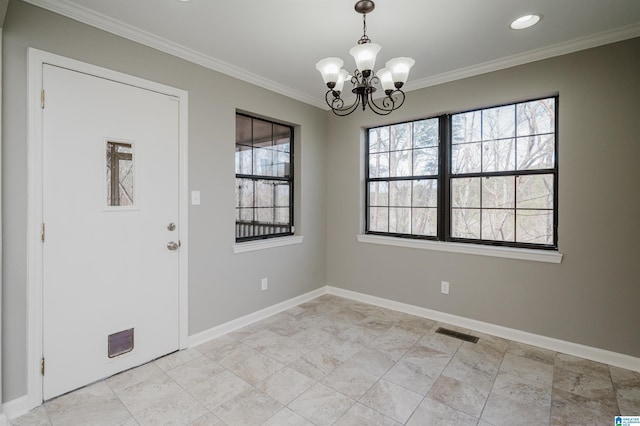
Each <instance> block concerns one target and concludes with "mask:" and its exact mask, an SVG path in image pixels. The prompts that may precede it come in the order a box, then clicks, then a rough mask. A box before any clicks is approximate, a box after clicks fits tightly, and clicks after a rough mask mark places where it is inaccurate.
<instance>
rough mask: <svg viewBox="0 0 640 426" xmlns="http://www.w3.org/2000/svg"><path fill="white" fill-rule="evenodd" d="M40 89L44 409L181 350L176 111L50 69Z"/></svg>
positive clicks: (163, 102)
mask: <svg viewBox="0 0 640 426" xmlns="http://www.w3.org/2000/svg"><path fill="white" fill-rule="evenodd" d="M43 87H44V91H45V95H46V105H45V108H44V111H43V223H44V238H45V240H44V244H43V293H42V294H43V317H42V318H43V356H44V358H45V366H46V371H45V375H44V377H43V397H44V399H45V400H46V399H50V398H52V397H54V396H57V395H60V394H62V393H65V392H68V391H70V390H73V389H76V388H78V387H81V386H84V385H86V384H89V383H91V382H93V381H96V380H99V379H102V378H104V377H107V376H110V375H112V374H115V373H117V372H119V371H122V370H125V369H128V368H131V367H134V366H136V365H140V364H142V363H144V362H146V361H149V360H151V359H154V358H157V357H159V356H161V355H164V354H167V353H169V352H172V351H175V350H177V349H178V347H179V318H178V314H179V312H178V307H179V298H178V295H179V294H178V291H179V271H178V265H179V264H178V250H179V248H178V244H177V243H178V242H179V229H177V224H178V210H179V194H178V189H179V175H178V161H179V160H178V148H179V145H178V107H179V104H178V102H177V101H176V99H175V98H173V97H171V96H168V95H164V94H160V93H156V92H153V91H149V90H145V89H141V88H138V87H133V86H131V85H126V84H123V83H118V82H114V81H111V80H107V79H104V78H99V77H95V76H91V75H87V74H83V73H80V72H76V71H71V70H68V69H64V68H60V67H56V66H50V65H44V66H43ZM170 224H176V225H175V228H174V226H172V225H170ZM171 242H175V243H176V244H171ZM168 244H169V246H168Z"/></svg>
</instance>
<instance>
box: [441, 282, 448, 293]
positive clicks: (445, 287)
mask: <svg viewBox="0 0 640 426" xmlns="http://www.w3.org/2000/svg"><path fill="white" fill-rule="evenodd" d="M440 291H441V292H442V293H443V294H449V282H448V281H442V282H441V283H440Z"/></svg>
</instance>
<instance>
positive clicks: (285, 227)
mask: <svg viewBox="0 0 640 426" xmlns="http://www.w3.org/2000/svg"><path fill="white" fill-rule="evenodd" d="M238 116H242V117H245V118H248V119H250V120H251V123H252V125H251V133H252V134H251V151H252V171H253V156H254V152H255V151H254V150H255V149H259V148H256V147H255V146H254V143H255V140H254V134H253V131H254V126H253V123H254V121H255V120H258V121H261V122H264V123H269V124H270V125H271V129H272V130H271V131H272V135H271V141H272V144H273V141H274V138H275V135H274V133H273V131H274V130H273V129H274V127H275V126H279V127H284V128H287V129H288V130H289V162H288V175H286V174H285V176H272V175H260V174H247V173H237V171H238V170H237V169H236V174H235V184H236V191H238V190H240V189H241V188H239V184H238V180H239V179H244V180H249V181H251V182H253V183H254V191H253V203H252V206H251V207H243V206H239V205H238V204H239V202H238V201H239V200H238V196H237V195H236V206H235V210H236V220H235V222H236V225H235V228H236V230H235V240H236V243H242V242H247V241H256V240H265V239H271V238H279V237H286V236H291V235H294V233H295V227H294V127H293V126H291V125H289V124H286V123H282V122H278V121H273V120H269V119H266V118H263V117H258V116H254V115H250V114H247V113H242V112H236V121H237V117H238ZM236 126H237V124H236ZM238 145H239V143H238V135H237V128H236V143H235V146H236V149H237V146H238ZM240 145H242V146H245V147H248V146H249V145H247V144H246V143H243V144H240ZM272 146H273V145H272ZM236 153H237V150H236ZM236 155H237V154H236ZM236 161H237V159H236ZM275 164H276V163H275V162H272V163H271V165H272V166H273V165H275ZM234 167H235V166H234ZM261 181H268V182H272V184H273V185H274V196H273V206H270V207H268V208H273V209H274V223H269V222H260V221H258V220H256V211H257V209H259V208H261V207H257V206H256V196H257V191H256V190H255V185H256V184H257V183H258V182H261ZM278 183H283V184H286V185H288V187H289V197H288V198H289V206H288V216H289V221H288V223H286V224H284V223H275V209H277V208H282V207H283V206H278V205H277V199H276V198H277V197H276V195H275V185H278ZM242 208H250V209H252V210H253V214H252V220H251V221H243V220H239V217H240V216H239V212H238V210H239V209H242Z"/></svg>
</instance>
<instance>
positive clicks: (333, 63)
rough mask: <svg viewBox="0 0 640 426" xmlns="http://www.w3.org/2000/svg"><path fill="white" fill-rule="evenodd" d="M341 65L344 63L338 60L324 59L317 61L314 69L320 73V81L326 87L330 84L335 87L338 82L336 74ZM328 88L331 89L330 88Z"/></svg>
mask: <svg viewBox="0 0 640 426" xmlns="http://www.w3.org/2000/svg"><path fill="white" fill-rule="evenodd" d="M343 64H344V61H343V60H342V59H340V58H325V59H323V60H321V61H318V63H317V64H316V69H317V70H318V71H320V74H321V75H322V79H323V80H324V82H325V84H326V85H327V86H329V85H330V84H332V85H335V83H337V82H338V74H339V73H340V69H341V68H342V65H343ZM330 88H333V87H331V86H330Z"/></svg>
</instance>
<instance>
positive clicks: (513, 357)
mask: <svg viewBox="0 0 640 426" xmlns="http://www.w3.org/2000/svg"><path fill="white" fill-rule="evenodd" d="M439 325H441V324H437V323H436V322H434V321H430V320H427V319H424V318H419V317H414V316H411V315H407V314H403V313H399V312H395V311H390V310H387V309H382V308H378V307H374V306H370V305H366V304H362V303H358V302H354V301H351V300H347V299H343V298H339V297H335V296H328V295H327V296H322V297H319V298H317V299H315V300H313V301H311V302H308V303H305V304H302V305H299V306H297V307H295V308H292V309H289V310H287V311H285V312H282V313H280V314H277V315H274V316H272V317H270V318H268V319H266V320H263V321H260V322H258V323H255V324H252V325H251V326H249V327H246V328H243V329H241V330H238V331H235V332H233V333H230V334H228V335H226V336H223V337H220V338H218V339H215V340H212V341H209V342H207V343H205V344H203V345H200V346H198V347H196V348H192V349H189V350H186V351H181V352H177V353H174V354H171V355H168V356H166V357H163V358H160V359H158V360H156V361H153V362H150V363H148V364H145V365H143V366H141V367H138V368H135V369H132V370H129V371H126V372H123V373H120V374H118V375H116V376H113V377H110V378H108V379H106V380H103V381H101V382H98V383H95V384H92V385H90V386H88V387H85V388H83V389H80V390H77V391H75V392H72V393H69V394H67V395H63V396H61V397H59V398H56V399H53V400H51V401H48V402H46V403H45V404H43V405H42V406H40V407H38V408H36V409H35V410H33V411H32V412H30V413H28V414H26V415H25V416H22V417H20V418H17V419H13V420H11V425H13V426H24V425H54V426H57V425H114V426H115V425H118V426H133V425H164V424H167V425H193V426H196V425H197V426H205V425H206V426H218V425H270V426H286V425H296V426H297V425H363V426H372V425H389V426H392V425H402V424H404V425H440V424H442V425H480V426H488V425H510V426H511V425H519V424H522V425H536V426H538V425H565V424H571V425H576V424H577V425H613V424H614V421H613V419H614V416H616V415H619V414H622V415H640V373H638V372H633V371H629V370H624V369H621V368H616V367H612V366H608V365H605V364H600V363H597V362H594V361H589V360H585V359H582V358H577V357H574V356H571V355H566V354H562V353H556V352H553V351H550V350H546V349H541V348H537V347H533V346H528V345H524V344H521V343H517V342H513V341H508V340H504V339H500V338H497V337H493V336H488V335H484V334H480V333H471V334H475V335H477V336H479V337H480V340H479V342H478V343H477V344H473V343H468V342H462V341H460V340H457V339H454V338H451V337H446V336H443V335H440V334H436V333H435V330H436V328H437V327H438V326H439ZM445 326H446V325H445ZM449 328H454V329H455V327H449ZM457 330H458V331H464V332H467V331H468V330H461V329H457Z"/></svg>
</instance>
